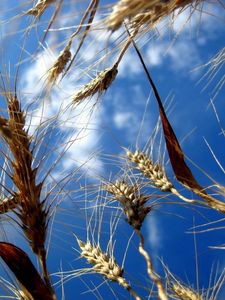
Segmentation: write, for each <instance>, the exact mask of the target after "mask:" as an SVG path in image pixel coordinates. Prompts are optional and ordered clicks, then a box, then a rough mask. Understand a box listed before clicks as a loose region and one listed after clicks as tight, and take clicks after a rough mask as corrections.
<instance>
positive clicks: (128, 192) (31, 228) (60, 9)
mask: <svg viewBox="0 0 225 300" xmlns="http://www.w3.org/2000/svg"><path fill="white" fill-rule="evenodd" d="M203 4H204V3H203V2H202V1H201V0H197V1H196V0H195V1H193V0H166V1H165V0H117V1H109V3H108V2H107V1H100V0H87V1H76V0H70V1H68V0H38V1H31V0H30V1H27V2H25V1H21V3H20V4H18V7H16V8H15V7H8V12H10V13H11V14H12V12H14V11H16V12H17V13H16V14H15V15H12V16H10V17H6V19H5V24H4V26H8V24H10V22H11V23H12V22H14V24H15V26H16V24H17V25H18V24H20V23H19V21H21V20H23V21H24V22H26V24H27V26H26V28H25V29H24V28H23V30H21V31H20V30H19V29H18V30H17V29H16V30H15V31H17V33H16V34H17V36H18V35H20V34H21V36H20V37H21V40H22V42H21V45H20V57H19V61H18V64H17V65H16V66H15V71H13V72H14V73H13V75H11V74H8V72H6V69H7V67H6V66H5V64H3V66H2V71H1V96H0V97H1V98H0V103H1V104H0V105H1V106H0V109H1V110H0V138H1V140H0V145H1V150H0V153H1V154H0V163H1V187H0V188H1V193H0V214H1V222H2V223H3V222H5V223H9V224H11V225H12V224H13V227H14V228H16V229H17V230H16V234H18V236H19V237H20V238H21V236H22V237H23V238H24V241H26V242H27V244H25V243H24V244H23V245H25V248H26V249H27V250H26V251H24V250H22V249H21V247H23V246H20V245H17V244H14V243H12V240H11V239H10V230H11V229H9V233H8V232H7V230H6V231H5V238H4V240H3V238H2V241H1V242H0V256H1V258H2V260H3V261H4V262H5V264H6V265H5V267H7V268H8V269H7V270H8V271H7V272H11V273H10V274H11V275H10V276H12V275H13V276H14V278H13V280H11V281H10V280H7V279H6V278H5V277H4V276H1V279H0V283H1V286H2V291H1V293H4V295H3V294H2V297H3V298H6V299H26V300H28V299H29V300H30V299H34V300H42V299H43V300H44V299H49V300H50V299H51V300H53V299H59V298H60V296H59V294H60V293H61V299H80V298H82V295H79V294H77V295H76V294H73V295H69V294H68V295H67V293H64V288H66V283H67V281H70V282H73V284H74V285H76V280H78V278H81V277H83V275H85V274H95V275H93V276H97V275H96V274H99V275H100V276H102V277H103V279H104V282H107V283H108V285H109V286H110V285H112V286H113V285H114V286H115V285H118V286H120V287H119V289H122V290H123V289H124V290H126V291H125V292H124V294H123V296H121V297H128V298H129V297H130V298H134V299H161V300H167V299H181V300H195V299H196V300H197V299H198V300H201V299H202V300H203V299H210V300H213V299H214V300H215V299H217V297H218V295H219V293H220V290H221V288H222V286H223V283H224V280H225V276H224V272H223V271H222V272H221V275H220V276H218V278H217V280H214V281H213V280H212V279H211V281H213V284H212V286H211V287H209V288H208V289H204V288H202V289H201V288H199V287H198V288H194V287H193V286H192V284H191V283H189V284H187V283H186V284H185V283H183V282H182V281H181V280H179V279H178V278H177V277H176V276H175V275H173V274H172V272H171V271H169V268H168V267H167V266H166V265H165V264H164V263H163V262H162V266H163V269H164V275H163V274H161V273H160V272H157V271H156V268H155V266H154V260H153V258H154V257H152V255H153V254H151V251H147V249H146V245H145V236H144V233H143V230H142V229H143V226H142V225H143V223H144V222H145V220H146V218H151V212H152V211H153V210H154V207H155V206H156V205H161V206H163V203H167V205H168V203H169V202H171V203H172V204H173V203H175V202H178V203H179V202H180V203H181V204H182V203H183V205H184V206H185V207H189V206H190V207H191V208H193V209H196V210H198V209H200V210H201V208H202V207H203V208H207V209H209V210H212V211H215V213H217V214H218V215H219V216H220V215H222V216H223V214H224V213H225V202H224V201H223V198H224V191H225V188H224V187H223V186H221V185H219V184H217V183H215V182H213V188H214V189H216V190H217V195H219V196H218V197H217V196H216V195H215V194H216V193H213V192H210V190H209V189H208V188H207V189H206V187H202V186H201V185H200V184H199V183H198V181H197V179H196V178H195V177H194V175H193V173H192V171H191V169H190V167H189V166H188V164H187V163H186V159H185V156H184V153H183V151H182V149H181V146H180V143H179V141H178V139H177V137H176V135H175V132H174V130H173V128H172V126H171V124H170V121H169V119H168V116H167V114H166V111H165V109H164V106H163V103H162V100H161V98H160V95H159V92H158V90H157V87H156V86H155V84H154V81H153V80H152V77H151V76H150V73H149V70H148V68H147V66H146V64H145V61H144V58H143V55H142V54H141V50H140V48H139V47H138V45H139V43H138V42H139V41H142V40H143V39H144V37H145V36H146V35H148V34H150V33H153V32H154V30H155V28H156V27H157V25H158V24H159V23H160V22H161V21H162V20H165V19H167V20H168V22H172V21H171V20H173V19H174V18H175V16H176V15H178V14H180V13H182V12H183V11H184V10H188V11H189V14H190V18H191V15H192V14H193V13H194V12H195V11H196V10H201V9H202V5H203ZM70 6H71V7H76V9H77V11H76V12H74V14H72V16H73V17H72V18H71V17H70V13H71V11H70V10H71V7H70ZM221 7H223V5H222V6H221ZM223 8H224V7H223ZM5 13H7V12H5ZM67 19H70V20H69V26H68V31H67V32H69V33H70V34H69V35H67V38H66V39H64V40H63V41H61V40H60V34H61V30H63V29H64V30H66V26H67V25H65V26H64V25H60V26H61V27H59V26H57V24H67V23H66V20H67ZM60 22H61V23H60ZM73 22H74V24H73ZM21 23H22V22H21ZM73 25H74V26H73ZM63 26H64V27H65V28H62V27H63ZM57 27H58V28H59V29H58V30H54V28H57ZM35 30H36V31H37V36H38V43H37V49H35V50H33V53H29V56H28V58H29V59H28V60H27V59H26V58H24V57H25V56H26V55H25V54H27V51H26V43H27V41H29V39H30V38H32V34H33V32H34V31H35ZM101 30H102V31H104V32H107V33H109V40H108V41H107V43H106V44H105V46H104V47H105V51H104V52H103V51H102V52H101V53H100V57H99V58H97V59H96V61H95V63H94V64H93V65H91V66H87V68H85V70H82V72H80V73H81V75H80V79H82V76H84V77H85V75H86V74H87V73H88V72H90V70H91V69H93V68H96V67H98V69H99V68H100V67H99V66H101V65H102V64H103V63H104V65H106V64H108V66H107V67H106V68H105V69H102V70H101V71H100V72H98V73H97V75H96V77H94V78H92V79H91V80H90V81H89V82H87V83H86V84H84V85H83V86H82V87H81V88H80V89H76V91H75V92H74V93H73V94H72V95H70V97H69V100H68V99H67V100H68V101H67V105H66V106H64V107H62V108H61V110H59V111H58V112H57V113H56V114H55V115H54V116H51V117H49V118H47V119H46V118H41V117H40V118H39V121H40V122H39V124H38V126H36V127H34V128H35V129H34V130H31V129H32V126H33V124H32V118H30V115H31V114H33V115H34V116H35V112H34V113H32V110H33V109H34V108H35V107H37V102H43V106H42V112H44V109H45V105H52V104H53V103H52V102H51V101H53V102H54V101H57V99H56V98H57V93H55V91H56V89H57V87H58V86H59V85H60V82H61V81H62V82H63V80H64V79H65V78H67V77H70V76H71V73H72V72H73V71H74V65H75V64H76V62H77V60H79V55H81V54H82V49H83V45H84V44H85V43H86V41H88V43H90V45H93V44H92V43H93V41H92V37H93V33H95V32H97V34H98V32H100V31H101ZM71 32H72V33H71ZM118 32H119V34H118V38H116V39H114V40H113V41H112V42H111V41H110V37H111V36H113V34H114V33H115V34H116V33H118ZM51 34H54V38H55V39H59V40H60V45H59V47H60V48H61V52H60V53H59V55H58V57H57V58H56V60H55V61H54V62H53V63H52V65H51V66H50V67H49V68H48V70H47V72H45V74H44V77H43V78H40V81H41V82H42V83H41V84H42V89H41V91H40V93H39V94H40V95H39V96H36V95H35V98H37V99H34V97H33V95H32V94H31V95H30V94H29V95H28V97H27V96H26V97H25V96H24V95H23V91H22V90H20V85H19V84H18V82H19V81H20V76H22V70H23V68H24V65H25V66H26V65H27V63H29V61H30V59H31V60H35V58H37V57H38V55H39V51H41V50H42V49H43V48H46V46H45V45H46V44H48V43H47V42H46V41H47V38H48V37H49V36H51ZM9 36H10V34H9ZM94 43H95V41H94ZM129 48H133V49H134V50H135V53H136V57H137V59H138V60H139V61H140V64H141V65H142V67H143V71H144V73H145V75H146V77H147V80H148V82H149V85H150V87H151V88H152V91H153V94H154V97H155V99H156V103H157V105H158V108H159V123H158V124H157V126H156V128H155V129H154V130H153V132H152V135H151V137H150V139H149V140H148V142H147V143H146V145H145V147H144V148H142V147H141V146H138V145H136V149H133V148H131V149H127V148H125V147H123V145H122V149H123V151H124V152H123V154H122V155H121V156H120V157H118V162H116V161H115V158H113V159H112V163H115V165H119V166H120V171H119V173H118V175H117V176H110V174H108V176H109V177H108V178H113V179H108V180H107V179H106V178H104V179H103V178H102V177H100V176H99V177H98V176H97V175H96V174H95V176H96V177H98V180H96V178H93V179H95V181H94V183H92V184H84V185H83V182H85V180H84V177H85V175H84V174H83V173H82V172H84V171H82V168H81V169H80V168H78V169H79V170H76V171H75V172H74V171H72V172H71V170H70V171H69V173H68V174H64V175H63V178H61V179H60V180H57V179H54V176H53V175H52V172H53V170H54V169H56V168H57V165H58V164H59V163H60V162H61V161H63V159H64V157H65V155H66V153H67V151H68V149H69V146H70V145H61V144H60V146H58V145H57V146H54V142H55V140H57V139H58V134H59V133H58V132H57V130H55V129H56V127H57V120H58V118H59V116H60V115H63V114H64V113H65V112H66V111H67V110H69V111H75V113H76V111H78V114H80V113H82V112H81V111H80V106H81V105H82V103H83V102H85V101H87V99H96V100H95V101H94V102H90V103H91V106H92V107H91V110H92V112H93V110H94V109H98V108H97V107H96V104H98V105H101V103H100V101H99V99H100V98H101V99H104V95H105V94H106V91H107V93H110V89H111V88H113V82H114V81H115V80H117V74H118V66H119V64H120V63H121V61H123V57H124V56H126V53H127V50H128V49H129ZM21 49H22V50H21ZM91 49H92V48H91V46H90V50H89V51H92V50H91ZM94 51H95V50H94ZM223 62H224V49H222V50H221V52H220V53H219V54H217V55H216V56H215V57H214V59H212V61H211V64H210V66H211V72H214V68H216V67H218V66H219V67H220V66H221V65H222V64H223ZM118 80H119V79H118ZM223 80H224V78H223V79H222V80H221V82H220V85H222V83H223V82H222V81H223ZM111 86H112V87H111ZM52 94H53V96H52ZM51 97H52V98H51ZM66 97H67V98H68V96H66ZM25 98H26V101H25V100H23V99H25ZM27 98H29V99H31V100H29V101H30V102H29V101H27ZM50 98H51V99H53V98H54V100H49V99H50ZM68 103H69V104H68ZM85 103H88V102H85ZM93 103H94V104H93ZM85 109H89V108H88V105H87V106H85V105H84V106H82V110H85ZM75 115H76V114H75ZM67 116H68V115H67ZM81 127H82V126H81ZM84 129H85V128H81V129H80V130H81V132H82V130H84ZM160 130H161V131H160ZM223 134H224V133H223ZM159 136H160V137H159ZM158 137H159V139H160V141H161V143H162V141H163V140H164V141H165V151H166V153H167V155H168V161H169V163H170V165H171V166H172V170H173V173H174V178H170V177H171V176H168V175H167V171H166V168H165V166H164V164H163V162H164V159H163V157H164V156H163V154H161V156H160V155H158V158H157V159H156V158H155V147H156V144H157V143H156V139H157V138H158ZM79 138H80V136H79V134H77V140H79ZM72 142H73V144H74V145H76V139H75V140H73V141H72ZM51 145H52V146H51ZM53 152H54V153H55V154H56V158H55V159H54V161H53V162H52V160H51V155H52V153H53ZM75 159H76V158H75ZM49 162H50V163H51V166H50V167H48V166H47V165H48V164H49ZM218 164H219V162H218ZM84 165H85V163H84ZM221 168H222V166H221ZM74 173H75V175H74ZM91 174H92V173H91ZM90 177H91V175H90ZM71 178H72V179H71ZM74 181H75V182H76V185H78V186H79V188H78V191H76V192H75V193H74V191H73V187H71V186H72V185H73V182H74ZM178 183H179V185H180V186H183V189H182V190H181V189H179V190H178V188H177V187H176V186H177V185H178ZM89 186H90V187H89ZM71 189H72V192H71ZM93 190H94V192H93ZM186 191H189V192H186ZM87 195H88V196H87ZM188 195H189V196H188ZM190 195H191V196H190ZM87 197H89V198H91V201H90V202H88V201H87ZM67 198H68V199H72V201H73V202H74V203H76V201H77V203H78V204H79V205H81V207H80V206H79V209H80V210H81V214H83V215H84V216H85V218H86V237H80V236H79V230H78V231H77V232H76V228H75V229H73V230H72V231H73V232H72V233H71V235H72V236H73V237H74V236H75V239H74V245H72V246H71V249H74V248H75V250H76V251H75V250H74V252H75V253H74V254H76V253H77V252H78V253H79V258H80V259H81V263H83V267H80V268H79V269H74V268H73V269H72V270H70V271H68V270H64V268H62V270H61V271H59V269H60V261H58V262H57V261H54V266H55V270H54V272H55V273H54V274H52V271H50V270H49V267H48V259H47V258H48V256H49V255H50V254H49V252H51V251H54V245H53V246H51V243H50V242H51V232H52V230H53V229H52V228H54V220H55V215H56V214H57V212H58V211H60V209H62V210H66V209H67V206H65V207H66V208H65V207H63V208H61V204H63V202H64V201H67V200H66V199H67ZM153 199H154V201H153ZM169 199H173V201H171V200H170V201H168V200H169ZM174 199H175V200H174ZM68 210H70V209H68ZM105 211H107V213H108V215H107V217H108V216H109V213H110V212H112V214H111V219H110V222H108V225H109V231H110V233H109V240H108V242H107V243H106V245H104V244H103V245H102V244H101V238H100V236H101V231H104V230H105V231H106V229H105V227H104V228H103V225H102V224H103V223H104V214H105ZM74 218H77V215H74ZM124 219H125V220H126V223H127V225H126V226H128V227H130V229H131V230H132V232H133V235H135V236H136V239H137V249H136V252H137V253H136V255H137V256H138V255H139V254H140V257H142V259H144V261H145V265H146V268H145V269H143V270H139V269H138V272H139V273H141V275H142V277H143V278H145V279H144V282H142V284H139V285H138V284H137V283H136V282H135V281H134V282H133V280H132V278H128V277H127V272H126V264H124V262H123V263H121V264H120V263H119V262H118V261H119V260H118V259H117V257H116V254H115V253H116V251H115V247H116V245H115V241H114V236H115V231H116V228H117V227H119V226H120V225H121V223H123V222H124ZM109 223H110V224H109ZM64 225H65V227H66V226H67V225H66V224H64ZM62 226H63V225H62ZM96 232H97V234H96ZM69 233H70V230H69ZM57 234H58V235H60V231H59V232H58V233H57ZM133 235H132V236H133ZM2 236H3V235H2ZM96 236H97V237H96ZM15 240H18V239H17V238H15ZM8 241H10V243H9V242H8ZM174 242H175V243H176V241H174ZM18 246H19V247H18ZM28 247H29V248H30V250H29V249H28ZM128 247H129V245H127V248H128ZM138 252H139V253H138ZM196 255H197V253H196ZM34 257H36V258H37V260H36V262H35V260H34ZM154 259H155V258H154ZM31 260H32V261H33V262H32V261H31ZM209 277H210V274H209ZM58 278H60V279H59V280H58ZM59 290H60V293H59V292H58V291H59ZM94 290H97V288H96V289H94ZM110 293H111V292H110ZM126 293H127V294H126ZM111 295H112V294H111ZM113 295H114V296H115V298H116V299H120V296H118V295H120V294H118V295H116V294H114V293H113ZM121 295H122V292H121ZM124 295H125V296H124ZM2 297H0V298H2ZM88 297H89V299H92V298H94V297H97V298H98V297H99V299H103V298H102V297H101V296H100V294H98V293H97V292H96V293H94V292H93V293H90V294H89V296H88ZM104 297H105V298H106V297H107V295H106V294H105V296H104ZM105 298H104V299H105ZM121 299H122V298H121ZM221 299H222V298H221ZM224 299H225V296H224Z"/></svg>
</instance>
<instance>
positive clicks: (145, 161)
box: [126, 150, 198, 203]
mask: <svg viewBox="0 0 225 300" xmlns="http://www.w3.org/2000/svg"><path fill="white" fill-rule="evenodd" d="M126 155H127V157H128V159H129V160H130V161H131V162H133V163H134V164H136V169H138V170H140V171H141V172H142V173H143V175H144V176H145V177H147V178H148V179H150V182H151V184H152V185H154V186H155V187H157V188H158V189H160V190H161V191H162V192H169V193H172V194H174V195H176V196H177V197H179V198H180V199H181V200H183V201H185V202H188V203H194V202H198V201H196V200H193V199H188V198H186V197H184V196H183V195H181V194H180V193H179V192H178V191H177V189H176V188H175V187H174V186H173V184H172V182H171V181H170V180H169V178H168V177H167V176H166V173H165V170H164V168H163V167H162V166H161V165H160V164H159V163H154V162H153V161H152V159H151V158H149V156H148V155H147V154H146V153H145V152H143V151H140V150H136V151H135V152H131V151H127V152H126Z"/></svg>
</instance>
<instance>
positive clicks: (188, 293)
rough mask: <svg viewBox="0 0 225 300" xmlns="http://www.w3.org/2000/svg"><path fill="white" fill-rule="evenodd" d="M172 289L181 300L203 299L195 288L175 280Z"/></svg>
mask: <svg viewBox="0 0 225 300" xmlns="http://www.w3.org/2000/svg"><path fill="white" fill-rule="evenodd" d="M171 290H172V291H173V293H174V294H175V295H176V296H178V297H179V299H180V300H203V298H202V296H201V295H199V293H197V292H195V291H194V290H193V289H191V288H189V287H187V286H184V285H182V284H181V283H180V282H178V283H176V282H174V283H173V284H172V287H171Z"/></svg>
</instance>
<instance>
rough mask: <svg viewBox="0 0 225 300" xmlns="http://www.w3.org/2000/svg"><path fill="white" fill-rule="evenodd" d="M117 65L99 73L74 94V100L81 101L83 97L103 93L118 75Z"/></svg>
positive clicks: (75, 101) (75, 102)
mask: <svg viewBox="0 0 225 300" xmlns="http://www.w3.org/2000/svg"><path fill="white" fill-rule="evenodd" d="M117 72H118V71H117V65H113V66H112V67H111V68H107V69H105V70H104V71H101V72H100V73H98V75H97V76H96V77H95V78H94V79H92V80H91V81H90V82H89V83H88V84H86V85H85V86H84V87H83V88H82V89H81V90H79V91H78V92H77V93H76V94H75V95H74V96H73V100H72V102H73V103H74V104H77V103H80V102H81V101H82V100H83V99H85V98H88V97H92V96H93V95H94V94H96V93H98V94H100V95H101V94H102V92H104V91H106V90H107V89H108V88H109V86H110V85H111V84H112V82H113V80H114V79H115V78H116V75H117Z"/></svg>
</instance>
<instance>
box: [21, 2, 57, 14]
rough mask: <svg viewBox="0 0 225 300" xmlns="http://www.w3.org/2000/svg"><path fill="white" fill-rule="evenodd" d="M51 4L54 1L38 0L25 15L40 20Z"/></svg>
mask: <svg viewBox="0 0 225 300" xmlns="http://www.w3.org/2000/svg"><path fill="white" fill-rule="evenodd" d="M53 2H55V0H38V2H37V3H36V4H35V6H34V7H33V8H31V9H29V10H28V11H27V12H26V14H27V15H33V16H35V17H37V18H40V17H41V16H42V15H43V13H44V12H45V10H46V8H48V6H49V5H50V4H52V3H53Z"/></svg>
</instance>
